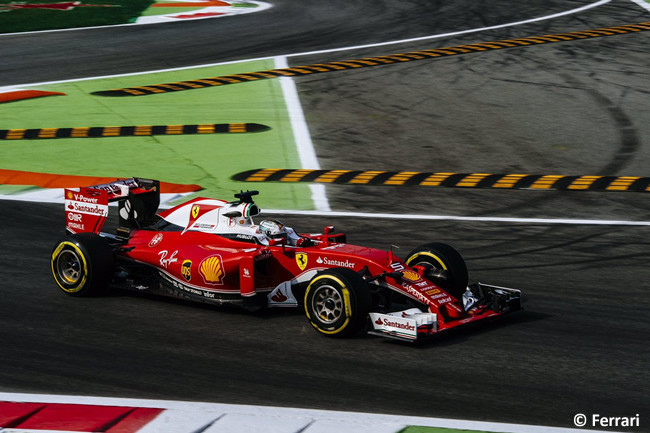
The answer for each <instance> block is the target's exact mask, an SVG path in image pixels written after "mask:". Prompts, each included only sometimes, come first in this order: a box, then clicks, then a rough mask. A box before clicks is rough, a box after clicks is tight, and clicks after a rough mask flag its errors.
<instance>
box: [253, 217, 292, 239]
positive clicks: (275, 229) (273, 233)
mask: <svg viewBox="0 0 650 433" xmlns="http://www.w3.org/2000/svg"><path fill="white" fill-rule="evenodd" d="M259 227H260V233H262V234H263V235H264V236H266V237H267V238H269V239H276V238H284V239H287V229H286V228H285V226H284V224H282V223H281V222H280V221H278V220H263V221H261V222H260V226H259ZM287 240H288V239H287Z"/></svg>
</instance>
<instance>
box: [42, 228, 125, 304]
mask: <svg viewBox="0 0 650 433" xmlns="http://www.w3.org/2000/svg"><path fill="white" fill-rule="evenodd" d="M114 262H115V257H114V254H113V250H112V249H111V247H110V245H108V242H107V241H106V239H104V238H102V237H101V236H99V235H97V234H95V233H77V234H74V235H70V236H67V237H66V238H64V239H61V240H60V241H59V242H57V243H56V245H55V246H54V250H53V251H52V257H51V260H50V263H51V268H52V275H53V276H54V281H56V283H57V285H58V286H59V288H61V290H63V291H64V292H65V293H67V294H68V295H71V296H93V295H97V294H100V293H102V292H103V291H104V290H105V289H106V287H107V286H108V283H110V281H111V278H112V275H113V267H114Z"/></svg>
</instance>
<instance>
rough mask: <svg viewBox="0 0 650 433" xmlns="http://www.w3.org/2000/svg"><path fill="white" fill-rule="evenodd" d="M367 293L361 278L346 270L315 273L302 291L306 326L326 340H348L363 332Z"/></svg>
mask: <svg viewBox="0 0 650 433" xmlns="http://www.w3.org/2000/svg"><path fill="white" fill-rule="evenodd" d="M370 302H371V297H370V291H369V290H368V285H367V284H366V282H365V281H364V280H363V278H362V277H361V276H360V275H359V274H358V273H356V272H354V271H353V270H351V269H347V268H332V269H327V270H325V271H323V272H320V273H318V274H317V275H316V276H315V277H314V278H312V280H311V281H310V283H309V286H308V287H307V290H306V291H305V314H306V315H307V319H308V320H309V323H311V325H312V326H313V327H314V329H316V330H317V331H318V332H320V333H321V334H323V335H326V336H328V337H339V338H344V337H351V336H355V335H359V334H360V333H361V331H362V330H363V329H364V327H365V325H366V322H367V318H368V312H369V311H370Z"/></svg>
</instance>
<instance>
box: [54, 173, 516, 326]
mask: <svg viewBox="0 0 650 433" xmlns="http://www.w3.org/2000/svg"><path fill="white" fill-rule="evenodd" d="M152 182H155V181H152ZM153 185H154V186H151V185H147V186H143V185H142V182H139V181H138V180H137V179H135V180H126V181H118V182H116V183H115V184H109V185H103V186H95V187H88V188H80V189H79V190H66V214H67V218H66V219H67V222H68V226H67V228H68V230H69V231H70V232H72V233H78V232H82V231H93V232H96V233H99V231H100V230H101V227H102V225H103V223H104V221H105V220H106V216H107V215H108V202H109V201H120V209H119V212H120V218H121V219H122V220H124V221H127V222H128V221H130V220H134V221H136V220H137V218H138V216H137V215H135V214H134V213H133V210H132V208H134V207H135V204H136V203H137V202H138V195H140V194H143V195H146V194H150V193H152V190H153V192H155V193H156V194H157V191H156V188H157V184H153ZM251 203H252V201H251V202H248V203H244V202H241V203H236V202H230V203H229V202H226V201H220V200H210V199H202V198H198V199H194V200H192V201H190V202H188V203H185V204H182V205H180V206H177V207H175V208H172V209H169V210H166V211H164V212H161V213H160V214H159V217H160V218H161V219H160V220H159V222H160V221H162V222H165V223H169V224H168V225H167V226H160V224H159V225H158V226H160V228H156V227H158V226H156V225H155V224H154V225H153V226H149V227H138V226H139V225H141V224H135V225H134V224H131V227H129V228H128V229H127V230H122V233H121V234H120V232H119V229H118V236H117V237H115V241H117V242H119V247H118V248H116V257H117V259H118V262H119V264H120V266H122V267H123V269H124V270H125V271H124V274H125V275H126V276H125V277H124V278H122V279H121V280H120V279H119V278H117V279H116V283H117V284H118V285H120V286H122V287H125V288H128V289H134V290H139V291H148V292H154V293H161V294H166V295H172V296H179V297H184V298H190V299H193V300H200V301H202V302H215V303H224V302H237V301H239V302H241V301H242V300H245V299H252V298H260V297H263V298H264V299H265V300H267V299H268V303H267V304H266V305H264V306H279V307H281V306H296V305H297V303H299V302H301V301H302V300H301V299H299V297H298V296H296V297H295V298H296V299H292V296H291V293H289V291H288V290H287V288H289V287H301V286H303V287H304V286H305V285H306V284H307V283H309V281H310V280H311V279H312V278H313V277H314V276H315V275H317V274H318V272H319V271H322V270H325V269H329V268H348V269H352V270H354V271H356V272H358V273H359V274H361V275H362V276H363V277H364V278H366V279H367V280H368V282H369V284H372V285H373V286H374V287H377V288H380V289H385V290H390V291H393V292H397V293H399V294H401V295H403V296H404V297H406V298H408V299H410V300H411V301H412V304H414V305H417V306H419V308H420V309H421V310H422V311H423V312H425V313H427V312H428V313H434V314H435V315H436V316H437V317H436V322H437V323H436V326H435V327H433V328H432V327H430V326H429V327H427V328H426V329H425V328H423V329H418V337H420V336H421V335H420V334H422V333H425V334H433V333H436V332H439V331H442V330H445V329H448V328H452V327H455V326H458V325H462V324H465V323H468V322H473V321H476V320H480V319H485V318H488V317H493V316H498V315H501V314H503V311H497V310H494V309H491V308H486V307H485V306H480V305H477V306H476V307H473V308H470V309H468V310H465V308H464V306H463V300H462V299H456V298H454V297H453V296H451V295H450V294H449V293H447V292H445V291H444V290H443V289H441V288H440V287H438V286H437V285H436V284H434V283H433V282H431V281H429V280H428V279H426V278H425V277H424V276H423V272H424V269H423V268H422V267H419V266H416V267H413V268H412V267H409V266H407V265H406V263H405V262H404V261H403V260H401V259H400V258H398V257H396V256H394V255H393V253H392V252H387V251H383V250H379V249H373V248H368V247H363V246H357V245H350V244H347V243H345V235H343V234H332V233H331V230H332V229H333V227H326V228H325V230H324V232H325V233H323V234H317V235H302V236H304V237H307V238H309V239H310V240H311V242H310V244H311V245H309V246H306V247H296V246H289V245H287V244H286V242H274V241H270V242H268V244H260V243H259V238H258V237H256V236H257V235H256V234H255V232H254V230H255V229H254V227H256V226H254V225H253V226H246V224H248V222H249V221H248V220H246V221H244V219H245V218H247V217H248V216H249V215H248V214H247V213H248V212H249V211H250V208H251ZM156 208H157V204H156ZM231 208H232V209H237V211H238V212H239V214H240V215H241V214H242V213H243V215H241V216H240V217H237V216H232V215H235V214H234V213H233V212H231V213H227V212H225V211H226V210H229V209H231ZM179 215H180V216H179ZM228 215H230V216H228ZM174 218H176V219H174ZM220 218H221V219H220ZM140 219H142V216H141V217H140ZM171 220H173V221H174V224H171V222H169V221H171ZM181 220H182V223H179V221H181ZM251 221H252V220H251ZM237 224H242V229H241V230H242V234H238V232H237V229H238V225H237ZM170 225H171V226H172V227H171V228H170ZM221 226H223V227H226V228H228V232H227V233H225V234H224V233H217V232H218V231H219V227H221ZM104 235H105V234H104ZM226 235H227V236H226ZM238 236H239V237H240V238H241V240H239V239H238ZM136 268H137V269H140V268H141V269H144V270H145V271H144V272H143V271H141V270H140V271H138V272H133V269H136ZM118 277H119V275H118ZM283 285H284V286H283ZM492 287H493V286H492ZM501 289H504V288H501ZM504 290H511V289H504ZM294 301H297V302H294ZM377 320H380V319H377Z"/></svg>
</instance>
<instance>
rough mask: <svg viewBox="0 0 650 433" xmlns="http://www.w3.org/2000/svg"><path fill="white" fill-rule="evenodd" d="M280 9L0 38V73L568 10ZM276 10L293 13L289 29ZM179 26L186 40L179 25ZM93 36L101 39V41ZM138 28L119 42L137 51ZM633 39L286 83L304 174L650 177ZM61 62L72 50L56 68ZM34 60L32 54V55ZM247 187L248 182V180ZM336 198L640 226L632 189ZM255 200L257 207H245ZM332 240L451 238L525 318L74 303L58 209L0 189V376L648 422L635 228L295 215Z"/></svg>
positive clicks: (136, 62)
mask: <svg viewBox="0 0 650 433" xmlns="http://www.w3.org/2000/svg"><path fill="white" fill-rule="evenodd" d="M291 3H293V2H287V1H277V2H276V6H275V7H274V8H272V9H270V10H269V11H267V12H263V13H260V14H251V15H248V16H244V17H238V18H236V19H234V18H233V19H230V18H227V19H219V20H205V21H196V22H193V23H181V24H173V25H167V26H158V25H153V26H145V27H123V28H120V29H95V30H88V31H81V32H71V33H54V34H41V35H26V36H3V37H0V41H2V44H1V45H0V57H2V58H3V59H7V61H6V62H4V61H3V62H2V63H1V64H0V85H7V84H19V83H28V82H37V81H45V80H52V79H65V78H78V77H83V76H87V75H96V74H97V73H98V71H101V73H102V74H109V73H117V72H132V71H139V70H149V69H159V68H164V67H174V66H182V65H185V64H201V63H208V62H216V61H225V60H235V59H241V58H249V57H256V56H261V55H273V54H288V53H292V52H304V51H309V50H315V49H323V48H333V47H339V46H346V45H358V44H362V43H371V42H377V41H383V40H389V39H401V38H405V37H416V36H422V35H426V34H433V33H443V32H448V31H454V30H458V29H465V28H473V27H477V26H481V27H483V26H488V25H494V24H500V23H504V22H510V21H517V20H521V19H522V17H523V18H530V17H537V16H541V15H547V14H550V13H555V12H559V11H561V10H566V9H569V8H573V7H579V6H582V5H586V4H589V3H592V2H587V1H562V2H560V1H529V2H513V1H490V2H487V1H472V2H442V1H426V2H425V1H401V2H388V1H374V2H370V1H360V2H338V1H334V2H328V3H327V4H325V3H322V2H316V1H313V2H302V3H301V6H299V7H296V6H295V3H294V5H291ZM649 16H650V15H648V13H647V12H645V11H644V10H643V9H641V8H639V7H638V6H637V5H635V4H634V3H632V2H629V1H623V0H614V1H612V2H610V3H608V4H607V5H605V6H603V7H600V8H597V9H592V10H589V11H586V12H583V13H580V14H577V15H572V16H568V17H562V18H557V19H553V20H549V21H544V22H540V23H534V24H527V25H524V26H518V27H513V28H506V29H500V30H493V31H490V32H482V33H479V34H472V35H464V36H460V37H455V38H445V39H443V40H434V41H427V42H418V43H411V44H402V45H397V46H391V47H379V48H373V49H364V50H357V51H351V52H344V53H331V54H326V55H315V56H301V57H294V58H292V59H291V63H292V64H296V65H297V64H306V63H313V62H319V61H331V60H341V59H343V58H357V57H360V56H364V55H381V54H389V53H394V52H404V51H412V50H414V49H418V48H434V47H440V46H449V45H457V44H460V43H470V42H480V41H488V40H497V39H505V38H508V37H522V36H534V35H541V34H548V33H559V32H565V31H575V30H581V29H591V28H599V27H607V26H613V25H618V24H630V23H635V22H642V21H648V17H649ZM283 20H288V21H289V22H291V23H292V24H293V25H292V26H287V25H286V24H283V23H286V22H287V21H283ZM188 35H191V36H188ZM107 41H110V42H107ZM136 42H137V43H136ZM648 42H650V34H648V33H638V34H636V33H635V34H630V35H621V36H614V37H608V38H603V39H598V40H589V41H578V42H568V43H557V44H549V45H544V46H537V47H530V48H524V49H518V50H514V49H513V50H500V51H495V52H489V53H480V54H476V55H474V54H472V55H467V56H461V57H457V58H448V59H441V60H433V61H429V62H426V61H425V62H414V63H409V64H403V65H391V66H387V67H378V68H368V69H361V70H358V71H346V72H342V73H340V74H337V73H332V74H320V75H318V76H314V77H302V78H297V79H296V83H297V85H298V90H299V93H300V98H301V101H302V104H303V107H304V109H305V116H306V118H307V122H308V124H309V128H310V132H311V134H312V139H313V141H314V144H315V147H316V153H317V155H318V158H319V161H320V163H321V166H322V167H323V168H332V169H334V168H343V169H351V168H354V169H386V170H413V171H457V172H485V173H536V174H606V175H636V176H648V169H647V160H648V143H649V140H650V138H649V137H650V126H648V125H649V123H648V122H647V116H648V112H649V111H650V110H649V105H648V102H647V100H648V98H647V96H648V94H649V93H650V81H649V80H648V71H649V70H650V56H648V55H647V54H648V49H647V46H648ZM71 56H74V57H75V58H76V59H77V61H75V62H74V63H72V62H70V61H69V60H68V59H69V58H70V57H71ZM44 65H48V66H47V67H46V66H44ZM244 187H245V186H244ZM327 192H328V196H329V198H330V202H331V205H332V207H333V208H334V209H335V210H355V211H364V212H374V213H376V212H390V213H416V214H418V213H419V214H437V215H439V214H445V215H474V216H497V217H498V216H507V217H522V218H523V217H548V218H564V219H572V218H588V219H615V220H638V221H645V220H647V219H648V213H649V210H650V205H649V204H648V200H647V197H646V195H645V194H632V193H594V192H588V193H585V192H553V191H549V192H531V191H483V190H450V189H433V188H400V187H358V186H355V187H350V186H332V187H328V188H327ZM259 201H260V205H261V207H262V208H264V204H263V197H260V200H259ZM284 220H285V222H287V223H289V224H290V225H293V226H294V227H295V228H297V229H299V230H304V231H314V230H317V229H319V228H321V227H322V226H323V225H325V224H327V223H329V222H331V221H333V222H334V223H335V225H336V226H337V227H338V228H340V229H342V230H344V231H346V232H348V238H349V241H350V242H352V243H358V244H367V245H370V246H375V247H381V248H389V247H390V245H391V244H395V245H398V246H400V247H401V249H400V250H399V251H400V252H401V253H402V254H406V253H407V252H408V251H409V250H410V249H411V248H412V247H415V246H417V245H418V244H421V243H425V242H429V241H434V240H435V241H443V242H447V243H450V244H452V245H454V246H456V247H457V248H458V249H459V251H460V252H461V253H462V254H463V255H464V257H465V258H466V261H467V263H468V266H469V268H470V276H471V279H473V280H481V281H483V282H488V283H494V284H498V285H504V286H511V287H517V288H521V289H522V290H524V292H525V295H526V298H527V302H526V303H525V308H526V310H525V311H524V312H522V313H520V314H517V315H513V316H511V317H509V318H507V319H505V320H503V321H499V322H498V323H494V324H492V325H491V326H488V327H485V328H480V329H471V330H469V331H465V332H460V333H456V334H454V335H450V336H446V337H443V338H440V339H438V340H436V341H434V342H433V343H432V344H430V345H426V346H423V347H413V346H410V345H404V344H400V343H395V342H390V341H386V340H382V339H378V338H374V337H367V338H362V339H355V340H331V339H327V338H324V337H321V336H319V335H317V334H316V333H315V332H314V331H313V330H312V329H311V327H310V326H309V325H308V324H307V322H306V319H305V318H304V316H303V315H302V314H301V313H300V312H295V313H289V312H280V313H274V312H268V313H263V314H249V313H243V312H239V311H237V310H232V309H217V308H210V307H205V306H196V305H191V304H187V303H184V302H177V301H171V300H167V299H160V298H149V297H144V296H138V295H132V294H121V293H118V294H114V295H113V296H107V297H102V298H96V299H76V298H70V297H68V296H66V295H65V294H63V293H60V291H58V289H56V287H55V285H54V283H53V281H52V278H51V275H50V271H49V269H48V268H49V253H50V251H51V248H52V245H53V243H54V241H55V240H56V238H57V237H58V236H59V235H60V234H61V233H62V227H63V224H64V221H63V209H62V206H57V205H48V204H26V203H20V202H2V203H0V227H1V228H0V234H1V235H2V239H3V248H2V250H1V252H0V258H1V259H2V260H1V262H2V263H4V265H3V266H2V267H0V278H2V279H3V281H4V282H5V284H3V288H2V289H1V290H0V308H1V311H0V349H1V350H2V353H3V357H2V360H0V390H2V391H20V392H39V393H66V394H84V395H103V396H119V397H140V398H161V399H181V400H199V401H215V402H230V403H246V404H263V405H278V406H292V407H310V408H323V409H335V410H353V411H369V412H378V413H394V414H410V415H422V416H438V417H448V418H463V419H472V420H489V421H500V422H516V423H530V424H543V425H552V426H562V427H573V415H575V414H576V413H578V412H580V413H586V414H592V413H599V414H601V415H606V416H633V415H635V414H637V413H638V414H640V417H641V427H640V428H634V429H631V430H632V431H650V430H649V429H648V424H647V421H644V420H647V419H648V416H650V413H649V412H648V409H647V408H648V407H650V399H649V398H648V392H647V386H648V383H650V373H649V372H648V368H647V365H648V360H649V359H650V349H649V347H648V332H649V331H650V319H648V314H647V311H648V307H649V301H648V298H649V297H648V289H649V288H650V284H648V281H649V278H648V277H650V275H649V273H650V271H649V270H648V266H647V262H648V256H649V255H650V246H649V241H648V240H647V239H648V232H649V231H650V228H649V227H644V226H617V225H611V226H606V225H605V226H599V225H570V224H541V223H525V222H522V223H496V222H481V223H479V222H462V223H460V222H453V221H437V222H431V221H429V222H425V221H410V220H405V221H400V220H390V221H388V220H377V219H362V218H334V219H322V218H298V217H295V216H293V217H290V216H287V217H285V218H284Z"/></svg>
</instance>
